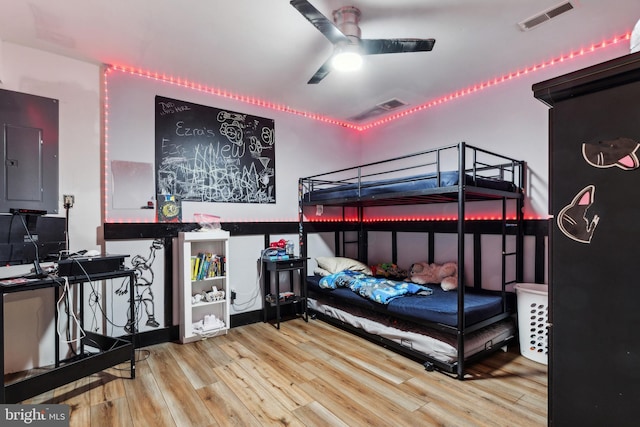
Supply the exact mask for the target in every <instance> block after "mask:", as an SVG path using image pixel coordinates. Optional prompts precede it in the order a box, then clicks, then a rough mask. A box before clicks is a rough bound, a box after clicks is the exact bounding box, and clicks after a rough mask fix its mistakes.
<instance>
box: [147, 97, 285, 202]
mask: <svg viewBox="0 0 640 427" xmlns="http://www.w3.org/2000/svg"><path fill="white" fill-rule="evenodd" d="M155 102H156V106H155V116H156V117H155V125H156V129H155V131H156V133H155V138H156V191H157V194H158V196H163V195H171V196H174V197H175V198H176V199H177V200H179V201H199V202H230V203H275V202H276V182H275V158H276V157H275V141H274V122H273V120H271V119H265V118H263V117H256V116H251V115H248V114H242V113H237V112H234V111H228V110H221V109H218V108H213V107H209V106H205V105H198V104H192V103H189V102H185V101H179V100H176V99H170V98H164V97H161V96H156V99H155Z"/></svg>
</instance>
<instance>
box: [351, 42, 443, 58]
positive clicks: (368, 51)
mask: <svg viewBox="0 0 640 427" xmlns="http://www.w3.org/2000/svg"><path fill="white" fill-rule="evenodd" d="M435 43H436V40H435V39H379V40H376V39H362V40H360V46H361V48H362V53H363V54H364V55H378V54H381V53H404V52H428V51H430V50H431V49H433V45H434V44H435Z"/></svg>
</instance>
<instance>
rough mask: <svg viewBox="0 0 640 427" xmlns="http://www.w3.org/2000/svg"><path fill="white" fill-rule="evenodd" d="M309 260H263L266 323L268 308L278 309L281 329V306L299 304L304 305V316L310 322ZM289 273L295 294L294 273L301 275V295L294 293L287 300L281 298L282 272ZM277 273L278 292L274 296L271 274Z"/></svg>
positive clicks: (278, 322) (277, 321)
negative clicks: (307, 265) (308, 299)
mask: <svg viewBox="0 0 640 427" xmlns="http://www.w3.org/2000/svg"><path fill="white" fill-rule="evenodd" d="M307 259H308V258H298V257H294V258H290V259H283V260H266V259H263V260H262V266H263V271H262V275H263V277H264V302H263V305H264V311H263V315H264V322H266V321H267V318H268V308H269V307H275V308H276V328H277V329H280V320H281V319H280V306H281V305H285V304H297V303H300V304H301V305H302V307H301V308H302V316H303V317H304V320H305V321H308V320H309V318H308V314H307V280H306V275H305V270H306V263H307ZM281 271H288V272H289V286H290V291H292V292H293V272H294V271H297V272H298V273H299V275H300V293H299V294H296V293H295V292H293V295H292V296H291V297H290V298H287V299H281V298H279V295H280V272H281ZM272 272H273V273H275V276H276V290H275V293H274V294H271V273H272Z"/></svg>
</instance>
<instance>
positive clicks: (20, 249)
mask: <svg viewBox="0 0 640 427" xmlns="http://www.w3.org/2000/svg"><path fill="white" fill-rule="evenodd" d="M65 223H66V221H65V218H62V217H50V216H45V215H41V214H38V213H15V214H12V215H4V214H2V215H0V266H7V265H19V264H32V263H33V262H34V261H36V260H38V261H39V262H47V261H55V260H57V259H58V258H59V254H60V251H63V250H65V249H66V234H65ZM36 247H37V252H36Z"/></svg>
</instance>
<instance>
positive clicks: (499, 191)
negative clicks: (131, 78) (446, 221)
mask: <svg viewBox="0 0 640 427" xmlns="http://www.w3.org/2000/svg"><path fill="white" fill-rule="evenodd" d="M452 153H453V156H454V157H455V160H454V161H451V157H452ZM524 169H525V162H524V161H520V160H515V159H512V158H509V157H506V156H502V155H499V154H497V153H493V152H490V151H487V150H483V149H480V148H477V147H473V146H470V145H468V144H466V143H464V142H462V143H459V144H456V145H451V146H446V147H440V148H435V149H432V150H426V151H423V152H420V153H414V154H411V155H407V156H401V157H395V158H392V159H387V160H384V161H380V162H374V163H368V164H364V165H359V166H355V167H352V168H345V169H340V170H337V171H332V172H328V173H323V174H318V175H313V176H309V177H305V178H300V180H299V221H300V224H299V232H300V248H301V256H303V257H307V256H308V254H307V248H306V242H307V232H308V230H307V229H308V228H314V227H309V226H310V225H311V224H312V223H311V222H307V221H305V208H309V207H312V206H316V207H317V205H323V206H336V207H340V208H341V209H342V212H343V216H344V209H345V208H354V209H355V211H356V212H357V220H356V221H355V224H356V226H357V231H358V239H357V242H358V253H359V258H361V259H360V261H363V262H365V263H366V262H367V259H366V258H367V255H366V253H367V243H366V242H367V239H366V235H367V227H368V225H367V221H366V220H365V217H364V215H365V209H366V208H369V207H377V206H395V205H418V204H432V203H457V220H456V223H457V224H456V232H457V256H458V260H457V262H458V265H459V266H464V265H465V238H464V237H465V234H466V232H467V231H466V230H467V228H468V224H467V221H466V220H465V212H466V209H465V208H466V205H467V203H469V202H475V201H490V200H493V201H499V202H501V209H500V212H499V217H500V219H499V223H500V226H499V227H500V234H501V236H502V243H501V245H502V255H501V262H502V277H501V279H502V280H501V282H502V283H501V287H500V291H498V292H497V293H498V295H499V296H500V307H501V308H500V310H499V313H497V314H495V313H494V314H491V315H489V316H488V317H485V318H482V319H481V320H477V319H476V320H475V321H474V323H473V324H468V322H467V320H466V315H465V312H464V309H463V310H461V309H460V308H461V307H463V308H465V294H466V293H467V292H469V291H468V289H469V288H468V287H467V286H465V283H466V282H465V272H464V270H465V269H464V268H459V269H458V287H457V292H456V291H451V292H455V294H456V297H457V298H455V302H456V303H457V316H456V317H457V319H456V321H454V323H455V324H444V323H442V322H438V321H428V320H422V321H420V324H421V325H423V326H426V327H428V328H432V329H433V330H434V331H439V332H445V333H446V334H451V335H453V336H455V342H456V349H457V356H456V358H455V360H453V361H442V360H439V359H437V358H434V357H431V356H429V355H426V354H423V353H421V352H417V351H414V350H413V349H411V348H407V347H406V346H404V345H401V344H398V342H396V341H391V340H388V339H385V338H383V337H379V336H373V335H372V334H370V333H367V332H364V331H362V330H359V328H357V327H352V326H349V325H347V324H345V323H344V322H342V321H336V320H335V319H331V318H330V316H325V315H323V314H322V313H315V314H316V315H318V316H319V318H321V319H322V320H325V321H328V322H330V323H333V324H335V325H337V326H340V327H343V328H344V329H347V330H350V331H351V332H354V333H357V334H359V335H362V336H364V337H366V338H368V339H370V340H372V341H375V342H378V343H380V344H382V345H384V346H386V347H390V348H392V349H394V350H396V351H398V352H400V353H403V354H405V355H407V356H409V357H412V358H414V359H417V360H420V361H421V362H423V363H424V366H425V368H427V369H428V370H432V369H438V370H440V371H444V372H447V373H451V374H455V375H456V376H457V378H459V379H463V378H464V374H465V362H471V361H473V360H476V359H478V358H480V357H483V356H484V355H486V354H488V353H491V352H493V351H496V350H498V349H500V348H502V347H504V346H506V345H507V344H508V343H510V342H511V341H512V340H513V339H514V338H515V337H514V335H515V333H514V334H512V335H511V336H509V337H506V338H501V341H500V342H491V344H490V345H487V347H486V348H485V349H484V350H481V351H478V352H477V353H475V354H474V355H473V356H469V357H466V356H465V338H466V337H467V336H470V334H473V333H477V332H478V331H481V330H482V329H483V328H489V327H491V326H492V325H494V324H497V323H498V322H502V321H505V320H506V319H509V318H511V317H512V314H513V313H514V311H515V304H509V303H508V299H509V298H511V297H512V295H509V294H510V293H509V292H507V285H510V284H513V283H515V282H518V281H522V275H523V273H522V272H523V256H522V253H523V240H524V237H523V231H522V230H523V202H524V201H523V199H524V191H523V188H524ZM407 175H409V176H407ZM510 209H513V210H514V211H515V212H514V215H513V217H512V218H508V211H509V210H510ZM353 225H354V222H353V221H352V222H351V227H347V228H350V229H353V227H352V226H353ZM494 225H495V224H494ZM507 235H513V236H515V250H513V251H511V252H509V251H508V250H507V243H506V240H507ZM337 245H338V239H337V238H336V246H337ZM430 256H431V254H430ZM508 259H513V260H514V261H515V277H514V278H513V280H509V279H508V278H507V273H506V263H507V260H508ZM374 305H375V304H374ZM373 311H378V312H380V313H383V314H385V315H389V312H388V310H386V308H384V307H381V308H379V309H378V308H374V309H373ZM393 316H395V317H397V318H398V319H401V320H410V321H412V322H415V321H416V320H415V319H414V318H413V317H406V318H405V316H403V315H402V314H393Z"/></svg>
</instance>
